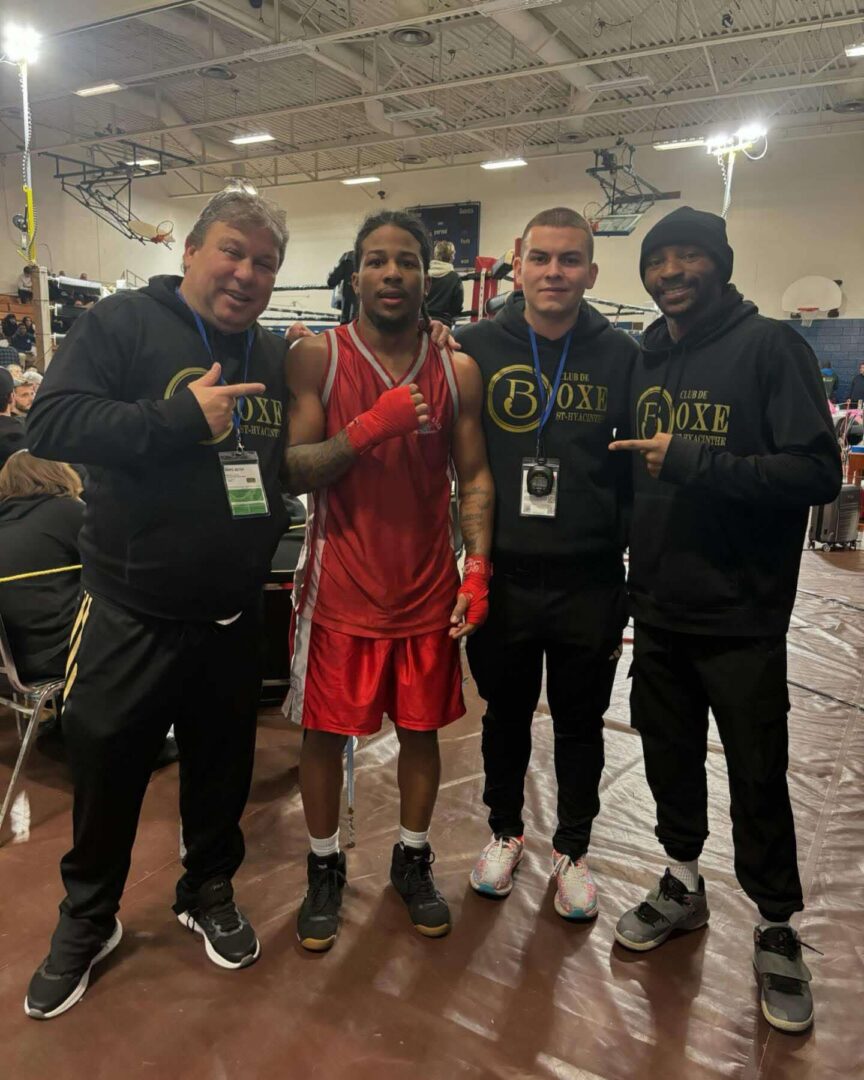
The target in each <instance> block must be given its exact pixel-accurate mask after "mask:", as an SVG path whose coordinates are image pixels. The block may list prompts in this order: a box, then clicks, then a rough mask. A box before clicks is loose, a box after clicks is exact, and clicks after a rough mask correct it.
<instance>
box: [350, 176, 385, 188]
mask: <svg viewBox="0 0 864 1080" xmlns="http://www.w3.org/2000/svg"><path fill="white" fill-rule="evenodd" d="M380 181H381V177H380V176H349V177H348V179H347V180H343V181H342V183H343V184H347V185H348V186H349V187H350V186H351V185H352V184H377V183H380Z"/></svg>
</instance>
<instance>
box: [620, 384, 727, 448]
mask: <svg viewBox="0 0 864 1080" xmlns="http://www.w3.org/2000/svg"><path fill="white" fill-rule="evenodd" d="M731 411H732V406H731V405H722V404H720V403H718V402H713V401H709V400H708V391H707V390H682V391H681V393H680V394H679V395H678V402H677V404H675V403H674V402H673V401H672V395H671V394H670V393H669V391H668V390H665V389H664V390H662V391H661V388H660V387H659V386H650V387H649V388H648V389H647V390H646V391H645V392H644V393H643V394H642V396H641V397H640V398H639V400H638V402H637V403H636V428H637V437H638V438H640V439H653V438H654V436H655V435H657V434H658V432H664V433H666V434H668V435H681V436H682V437H683V438H685V439H691V440H693V441H695V442H702V443H707V444H708V445H710V446H725V445H726V438H727V436H728V434H729V414H730V413H731Z"/></svg>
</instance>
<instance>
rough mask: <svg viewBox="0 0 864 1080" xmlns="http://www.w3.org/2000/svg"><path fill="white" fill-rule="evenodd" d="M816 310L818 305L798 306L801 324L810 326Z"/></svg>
mask: <svg viewBox="0 0 864 1080" xmlns="http://www.w3.org/2000/svg"><path fill="white" fill-rule="evenodd" d="M818 311H819V308H818V307H799V308H798V314H799V315H800V316H801V325H802V326H812V325H813V320H814V319H815V318H816V313H817V312H818Z"/></svg>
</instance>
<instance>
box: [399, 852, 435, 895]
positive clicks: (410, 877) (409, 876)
mask: <svg viewBox="0 0 864 1080" xmlns="http://www.w3.org/2000/svg"><path fill="white" fill-rule="evenodd" d="M433 862H435V853H434V852H433V851H430V852H429V854H428V855H422V856H421V857H420V858H419V859H412V860H411V861H410V862H409V863H407V864H406V866H405V881H406V883H407V884H408V885H410V887H411V889H412V891H413V892H414V895H415V897H416V899H418V900H424V901H425V900H435V901H437V900H438V891H437V889H436V888H435V881H434V879H433V877H432V863H433Z"/></svg>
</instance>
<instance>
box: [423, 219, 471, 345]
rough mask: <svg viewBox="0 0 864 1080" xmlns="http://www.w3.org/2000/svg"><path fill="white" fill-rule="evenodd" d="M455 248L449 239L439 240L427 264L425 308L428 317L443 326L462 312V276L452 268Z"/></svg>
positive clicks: (449, 324) (453, 320)
mask: <svg viewBox="0 0 864 1080" xmlns="http://www.w3.org/2000/svg"><path fill="white" fill-rule="evenodd" d="M455 258H456V248H455V247H454V246H453V245H452V244H451V243H450V241H449V240H439V241H438V243H437V244H436V245H435V258H434V259H433V260H432V262H431V263H430V264H429V278H430V285H429V292H428V294H427V296H426V310H427V311H428V312H429V318H430V319H438V320H440V321H441V322H443V323H444V324H445V326H452V325H453V323H454V322H455V321H456V319H458V318H459V316H460V315H461V314H462V301H463V298H464V297H463V290H462V278H460V277H459V275H458V274H457V273H456V271H455V270H454V269H453V260H454V259H455Z"/></svg>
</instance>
